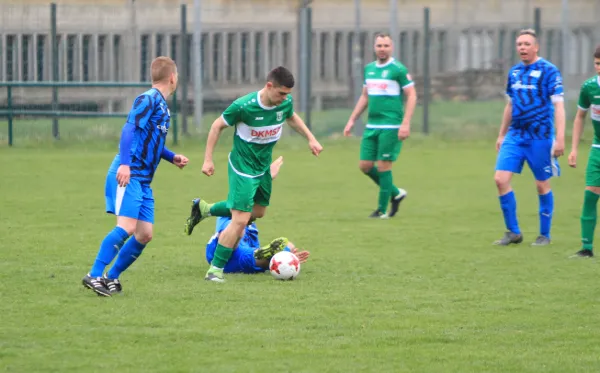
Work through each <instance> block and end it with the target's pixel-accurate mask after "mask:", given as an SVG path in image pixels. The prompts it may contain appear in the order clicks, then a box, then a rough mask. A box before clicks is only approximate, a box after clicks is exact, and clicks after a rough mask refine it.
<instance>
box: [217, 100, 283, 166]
mask: <svg viewBox="0 0 600 373" xmlns="http://www.w3.org/2000/svg"><path fill="white" fill-rule="evenodd" d="M259 97H260V91H258V92H252V93H249V94H247V95H245V96H243V97H240V98H238V99H237V100H235V101H234V102H233V103H232V104H231V105H229V107H228V108H227V109H225V111H224V112H223V115H222V117H223V120H224V121H225V123H227V125H229V126H233V127H235V134H234V137H233V149H232V150H231V153H230V154H229V163H230V164H231V167H232V168H233V170H234V171H235V172H236V173H237V174H238V175H240V176H244V177H259V176H262V175H264V173H265V172H267V170H268V169H269V167H270V165H271V158H272V154H273V147H274V146H275V143H277V140H279V138H280V137H281V131H282V130H283V123H284V122H285V120H286V119H288V118H290V117H291V116H292V115H293V114H294V104H293V102H292V96H291V95H288V97H287V98H286V99H285V100H284V101H283V102H282V103H281V105H279V106H270V107H269V106H265V105H264V104H263V103H261V102H260V98H259Z"/></svg>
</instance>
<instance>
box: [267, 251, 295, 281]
mask: <svg viewBox="0 0 600 373" xmlns="http://www.w3.org/2000/svg"><path fill="white" fill-rule="evenodd" d="M269 271H270V272H271V275H273V277H275V278H276V279H278V280H293V279H295V278H296V277H297V276H298V274H299V273H300V260H299V259H298V257H297V256H296V255H294V254H292V253H291V252H289V251H280V252H278V253H277V254H275V255H273V257H272V258H271V261H270V262H269Z"/></svg>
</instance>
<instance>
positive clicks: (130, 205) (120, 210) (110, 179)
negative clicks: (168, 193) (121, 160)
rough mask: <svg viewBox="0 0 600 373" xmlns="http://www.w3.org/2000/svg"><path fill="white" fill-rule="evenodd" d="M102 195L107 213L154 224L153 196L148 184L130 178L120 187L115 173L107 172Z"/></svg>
mask: <svg viewBox="0 0 600 373" xmlns="http://www.w3.org/2000/svg"><path fill="white" fill-rule="evenodd" d="M104 197H105V198H106V212H107V213H110V214H114V215H116V216H124V217H127V218H133V219H137V220H141V221H145V222H148V223H151V224H154V197H153V196H152V188H150V185H149V184H147V183H140V182H139V180H136V179H130V180H129V184H128V185H127V186H126V187H120V186H119V184H118V182H117V174H116V173H114V172H109V173H108V174H107V175H106V185H105V188H104Z"/></svg>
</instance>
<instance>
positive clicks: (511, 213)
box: [500, 191, 554, 238]
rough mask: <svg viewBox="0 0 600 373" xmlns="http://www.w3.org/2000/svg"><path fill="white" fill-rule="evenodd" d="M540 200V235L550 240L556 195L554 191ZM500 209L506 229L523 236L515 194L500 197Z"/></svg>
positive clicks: (510, 193) (509, 193) (540, 197)
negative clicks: (518, 219)
mask: <svg viewBox="0 0 600 373" xmlns="http://www.w3.org/2000/svg"><path fill="white" fill-rule="evenodd" d="M539 200H540V210H539V213H540V235H542V236H545V237H548V238H550V227H551V226H552V214H553V213H554V195H553V194H552V191H549V192H548V193H546V194H540V195H539ZM500 207H502V213H503V214H504V224H505V225H506V229H508V230H509V231H511V232H513V233H515V234H521V230H520V229H519V223H518V221H517V199H516V198H515V193H514V192H513V191H510V192H508V193H506V194H505V195H503V196H500Z"/></svg>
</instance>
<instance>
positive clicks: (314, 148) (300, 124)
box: [287, 113, 323, 155]
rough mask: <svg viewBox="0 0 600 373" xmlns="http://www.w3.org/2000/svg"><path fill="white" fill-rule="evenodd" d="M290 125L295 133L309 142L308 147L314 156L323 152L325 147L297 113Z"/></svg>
mask: <svg viewBox="0 0 600 373" xmlns="http://www.w3.org/2000/svg"><path fill="white" fill-rule="evenodd" d="M287 122H288V124H289V125H290V127H292V128H293V129H294V131H296V132H298V133H299V134H301V135H303V136H304V137H305V138H306V139H307V140H308V146H309V147H310V151H311V152H312V153H313V154H314V155H319V153H321V152H322V151H323V147H322V146H321V144H320V143H319V141H317V139H316V137H315V136H314V135H313V134H312V132H310V130H309V129H308V127H307V126H306V124H305V123H304V121H303V120H302V118H300V116H299V115H298V114H296V113H294V114H293V115H292V116H291V117H290V118H289V119H288V120H287Z"/></svg>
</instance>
